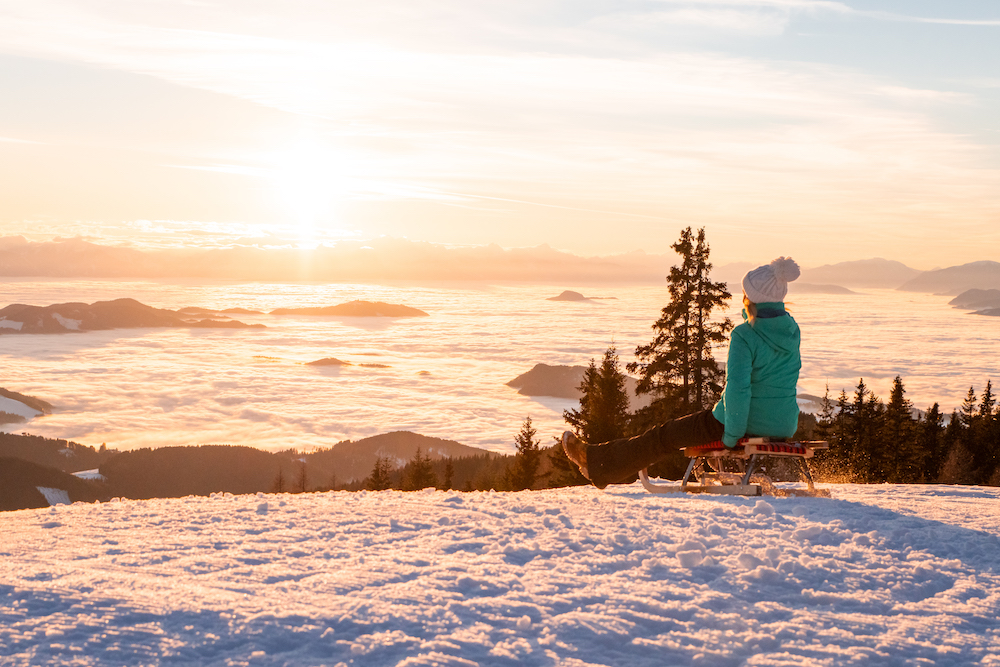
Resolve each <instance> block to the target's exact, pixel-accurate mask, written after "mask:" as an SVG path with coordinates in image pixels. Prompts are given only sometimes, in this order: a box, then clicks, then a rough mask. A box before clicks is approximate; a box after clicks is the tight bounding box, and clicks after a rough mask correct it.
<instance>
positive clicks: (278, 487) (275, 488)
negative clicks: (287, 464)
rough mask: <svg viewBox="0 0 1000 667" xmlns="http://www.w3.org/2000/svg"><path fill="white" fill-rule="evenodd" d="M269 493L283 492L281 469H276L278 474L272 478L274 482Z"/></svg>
mask: <svg viewBox="0 0 1000 667" xmlns="http://www.w3.org/2000/svg"><path fill="white" fill-rule="evenodd" d="M271 491H272V492H274V493H284V492H285V471H284V470H283V469H282V468H278V474H277V475H275V476H274V481H273V482H271Z"/></svg>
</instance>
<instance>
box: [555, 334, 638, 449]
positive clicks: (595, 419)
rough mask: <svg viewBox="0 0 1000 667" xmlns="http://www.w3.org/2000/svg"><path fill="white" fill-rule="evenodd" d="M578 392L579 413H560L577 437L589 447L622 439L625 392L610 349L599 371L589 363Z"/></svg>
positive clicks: (615, 354)
mask: <svg viewBox="0 0 1000 667" xmlns="http://www.w3.org/2000/svg"><path fill="white" fill-rule="evenodd" d="M579 389H580V393H581V396H580V409H579V410H565V411H564V412H563V418H564V419H565V420H566V423H568V424H569V425H570V426H572V427H573V431H574V432H575V433H576V434H577V436H579V437H580V438H581V439H582V440H583V441H584V442H589V443H593V444H597V443H600V442H608V441H609V440H616V439H618V438H622V437H624V436H625V431H626V428H627V427H628V421H629V412H628V392H627V390H626V389H625V374H624V373H623V372H622V371H621V367H620V366H619V363H618V352H617V350H616V349H615V346H614V345H611V346H610V347H608V349H607V351H605V353H604V358H603V359H602V360H601V365H600V367H598V366H597V362H596V361H594V360H593V359H591V360H590V365H589V366H588V367H587V370H586V371H584V373H583V381H582V382H581V383H580V387H579Z"/></svg>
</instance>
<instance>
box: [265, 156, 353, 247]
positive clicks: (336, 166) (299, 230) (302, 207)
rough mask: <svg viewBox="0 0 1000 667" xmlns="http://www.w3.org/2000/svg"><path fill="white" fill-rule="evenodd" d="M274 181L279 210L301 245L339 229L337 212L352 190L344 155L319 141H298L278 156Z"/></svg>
mask: <svg viewBox="0 0 1000 667" xmlns="http://www.w3.org/2000/svg"><path fill="white" fill-rule="evenodd" d="M271 163H272V165H273V166H272V171H271V174H272V175H271V178H272V181H273V183H274V186H275V190H276V193H277V197H278V199H279V206H280V207H281V209H282V210H283V211H285V213H286V215H288V218H289V224H290V226H291V227H292V228H293V229H294V230H295V232H296V235H297V236H298V237H299V239H300V242H301V243H307V244H308V243H311V242H315V241H316V240H317V237H319V236H322V235H323V234H322V232H323V231H324V230H328V229H330V228H331V227H333V226H336V225H335V223H336V217H337V209H338V207H339V205H340V204H341V203H342V202H343V200H344V197H345V196H346V195H347V193H348V192H349V190H350V184H351V181H352V179H351V177H350V175H349V164H348V163H347V161H346V159H345V157H344V155H343V154H340V153H338V152H337V151H335V150H333V149H331V148H329V147H327V146H325V145H323V144H321V143H319V142H316V141H306V140H302V141H297V142H295V143H293V144H289V145H288V146H286V147H285V148H284V149H283V150H281V151H279V152H277V153H276V154H274V156H273V158H272V160H271Z"/></svg>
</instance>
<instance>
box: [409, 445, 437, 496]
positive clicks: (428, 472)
mask: <svg viewBox="0 0 1000 667" xmlns="http://www.w3.org/2000/svg"><path fill="white" fill-rule="evenodd" d="M429 486H435V487H436V486H437V473H435V472H434V466H433V465H432V464H431V457H430V456H429V455H428V456H424V455H423V453H422V452H421V450H420V447H417V451H416V452H414V453H413V458H412V459H410V461H409V462H408V463H407V464H406V468H405V469H404V470H403V490H404V491H420V490H421V489H426V488H427V487H429Z"/></svg>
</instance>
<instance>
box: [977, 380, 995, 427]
mask: <svg viewBox="0 0 1000 667" xmlns="http://www.w3.org/2000/svg"><path fill="white" fill-rule="evenodd" d="M996 402H997V400H996V397H995V396H994V395H993V381H992V380H987V381H986V389H984V390H983V397H982V399H981V400H980V401H979V417H980V418H981V419H983V420H990V419H992V418H993V406H995V405H996Z"/></svg>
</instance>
